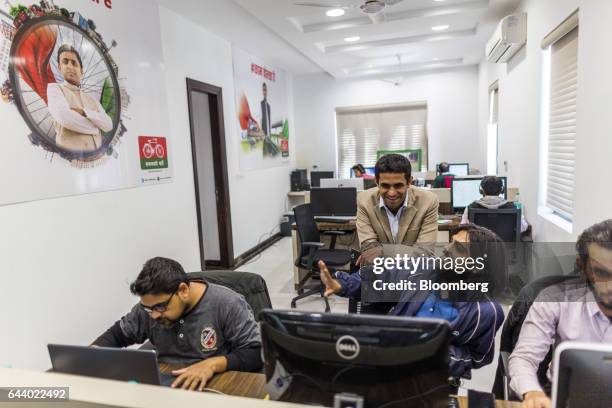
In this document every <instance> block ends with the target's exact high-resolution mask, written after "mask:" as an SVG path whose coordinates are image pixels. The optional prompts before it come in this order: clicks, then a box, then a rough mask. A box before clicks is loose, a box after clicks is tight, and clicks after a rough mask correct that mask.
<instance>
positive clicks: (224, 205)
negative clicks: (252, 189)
mask: <svg viewBox="0 0 612 408" xmlns="http://www.w3.org/2000/svg"><path fill="white" fill-rule="evenodd" d="M192 92H200V93H204V94H207V95H208V102H209V107H210V127H211V138H212V150H213V151H212V155H213V167H214V172H215V174H214V179H215V192H216V196H217V197H216V201H217V224H218V229H219V250H220V258H221V259H220V265H219V266H222V267H225V268H231V267H233V266H234V263H235V260H234V243H233V237H232V216H231V207H230V197H229V181H228V173H227V150H226V145H225V121H224V119H223V90H222V89H221V88H219V87H217V86H214V85H210V84H206V83H204V82H200V81H196V80H194V79H191V78H187V103H188V105H187V110H188V111H189V132H190V134H191V156H192V162H193V177H194V188H195V199H196V212H197V216H198V238H199V241H200V242H199V246H200V263H201V267H202V270H205V269H206V257H205V253H204V231H203V225H202V214H201V211H200V193H199V190H200V188H199V186H200V182H199V180H198V167H197V155H196V135H195V131H194V118H193V111H192V100H191V93H192Z"/></svg>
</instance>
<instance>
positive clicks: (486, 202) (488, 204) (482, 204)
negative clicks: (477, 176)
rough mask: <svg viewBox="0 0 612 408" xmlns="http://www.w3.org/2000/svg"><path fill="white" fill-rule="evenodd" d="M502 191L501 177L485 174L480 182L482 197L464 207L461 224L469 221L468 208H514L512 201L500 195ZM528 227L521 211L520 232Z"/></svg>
mask: <svg viewBox="0 0 612 408" xmlns="http://www.w3.org/2000/svg"><path fill="white" fill-rule="evenodd" d="M503 191H504V182H503V181H502V179H501V178H499V177H495V176H486V177H485V178H483V179H482V182H481V183H480V194H482V198H481V199H479V200H476V201H474V202H473V203H472V204H470V205H469V206H468V207H466V208H465V211H464V212H463V217H461V224H467V223H469V222H470V221H469V219H468V208H488V209H489V210H498V209H504V208H505V209H509V208H516V206H515V205H514V203H513V202H511V201H508V200H506V199H504V198H502V197H500V195H501V194H502V193H503ZM528 227H529V224H527V220H525V216H524V215H523V213H522V211H521V232H525V231H527V228H528Z"/></svg>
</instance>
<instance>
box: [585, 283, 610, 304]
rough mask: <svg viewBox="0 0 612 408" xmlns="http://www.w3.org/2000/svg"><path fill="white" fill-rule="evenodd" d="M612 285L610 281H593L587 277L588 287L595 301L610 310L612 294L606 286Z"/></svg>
mask: <svg viewBox="0 0 612 408" xmlns="http://www.w3.org/2000/svg"><path fill="white" fill-rule="evenodd" d="M610 286H612V282H601V283H593V282H591V280H590V279H589V288H590V289H591V292H593V295H594V296H595V300H596V301H597V303H599V304H601V305H603V306H604V307H605V308H606V309H610V310H612V296H611V295H610V290H609V289H608V287H610Z"/></svg>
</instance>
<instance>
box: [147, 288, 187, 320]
mask: <svg viewBox="0 0 612 408" xmlns="http://www.w3.org/2000/svg"><path fill="white" fill-rule="evenodd" d="M177 291H178V289H177V290H175V291H174V293H173V294H172V295H170V297H169V298H168V300H166V301H165V302H161V303H157V304H155V305H153V306H151V307H149V306H145V305H143V304H142V303H141V304H140V307H142V310H144V311H145V312H147V313H148V314H151V313H153V312H157V313H164V312H165V311H166V310H168V305H169V304H170V301H171V300H172V298H173V297H174V295H176V292H177Z"/></svg>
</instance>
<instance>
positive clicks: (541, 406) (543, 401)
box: [522, 391, 552, 408]
mask: <svg viewBox="0 0 612 408" xmlns="http://www.w3.org/2000/svg"><path fill="white" fill-rule="evenodd" d="M551 405H552V403H551V401H550V398H548V397H547V396H546V394H545V393H543V392H542V391H530V392H526V393H525V396H524V399H523V405H522V408H550V407H551Z"/></svg>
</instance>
